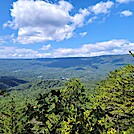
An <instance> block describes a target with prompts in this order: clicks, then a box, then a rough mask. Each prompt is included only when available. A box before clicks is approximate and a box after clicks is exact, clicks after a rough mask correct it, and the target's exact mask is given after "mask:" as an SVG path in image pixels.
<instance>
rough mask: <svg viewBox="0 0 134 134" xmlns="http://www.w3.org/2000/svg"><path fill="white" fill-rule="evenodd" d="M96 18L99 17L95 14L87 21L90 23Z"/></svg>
mask: <svg viewBox="0 0 134 134" xmlns="http://www.w3.org/2000/svg"><path fill="white" fill-rule="evenodd" d="M96 19H97V17H96V16H94V17H92V18H90V19H89V20H88V22H87V23H88V24H90V23H93V22H94V21H95V20H96Z"/></svg>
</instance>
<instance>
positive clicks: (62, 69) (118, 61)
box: [0, 55, 134, 88]
mask: <svg viewBox="0 0 134 134" xmlns="http://www.w3.org/2000/svg"><path fill="white" fill-rule="evenodd" d="M127 64H134V58H133V57H132V56H131V55H105V56H98V57H64V58H36V59H0V78H8V81H9V83H6V84H5V82H4V83H3V81H1V80H3V79H0V83H1V88H3V87H6V85H7V87H9V86H10V80H9V78H11V81H12V82H13V83H12V84H13V85H18V84H23V82H24V83H25V82H31V81H33V80H41V79H57V80H62V79H63V78H64V79H69V78H72V77H77V78H81V79H82V80H83V81H91V80H100V79H102V78H105V76H106V75H107V74H108V73H109V72H110V71H113V70H115V69H119V68H120V67H123V66H124V65H127ZM5 76H6V77H5ZM12 78H14V79H12ZM14 80H16V81H14ZM16 82H17V83H16ZM12 84H11V86H12Z"/></svg>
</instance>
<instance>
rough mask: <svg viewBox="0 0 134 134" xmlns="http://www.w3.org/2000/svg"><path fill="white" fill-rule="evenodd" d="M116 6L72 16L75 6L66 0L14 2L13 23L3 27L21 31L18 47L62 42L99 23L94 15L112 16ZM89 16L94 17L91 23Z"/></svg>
mask: <svg viewBox="0 0 134 134" xmlns="http://www.w3.org/2000/svg"><path fill="white" fill-rule="evenodd" d="M24 5H25V6H24ZM113 5H114V3H113V2H112V1H107V2H99V3H97V4H96V5H94V6H89V7H87V8H85V9H79V11H78V12H76V13H73V14H72V13H71V11H72V9H73V8H74V7H73V5H72V4H71V3H69V2H67V1H64V0H61V1H58V2H56V3H50V2H48V1H42V0H36V1H35V0H18V1H16V2H13V7H12V9H11V17H12V20H8V21H7V23H5V24H3V27H4V28H5V27H10V28H12V29H16V30H17V31H18V36H17V37H16V39H14V42H15V43H16V42H19V43H21V44H34V43H38V42H46V41H62V40H65V39H69V38H72V37H73V36H74V35H75V30H76V29H77V28H80V27H82V26H84V25H85V24H89V23H92V22H93V21H94V20H96V19H97V17H96V16H93V15H94V14H95V15H98V14H107V13H109V12H110V9H111V8H112V6H113ZM89 15H91V16H92V17H91V18H90V19H89V18H88V17H89ZM87 19H88V22H87Z"/></svg>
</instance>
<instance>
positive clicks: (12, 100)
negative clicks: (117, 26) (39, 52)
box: [0, 55, 134, 134]
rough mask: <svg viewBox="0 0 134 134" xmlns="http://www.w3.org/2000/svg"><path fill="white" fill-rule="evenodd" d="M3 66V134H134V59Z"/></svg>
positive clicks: (22, 61) (0, 110)
mask: <svg viewBox="0 0 134 134" xmlns="http://www.w3.org/2000/svg"><path fill="white" fill-rule="evenodd" d="M0 63H1V64H0V66H1V70H0V74H1V76H0V80H1V82H0V85H1V89H2V90H0V134H132V133H133V130H134V127H133V123H134V66H133V64H134V58H133V57H132V56H130V55H118V56H100V57H92V58H57V59H1V60H0ZM73 77H75V78H73ZM96 82H97V84H96ZM5 90H6V91H5ZM7 91H8V92H7Z"/></svg>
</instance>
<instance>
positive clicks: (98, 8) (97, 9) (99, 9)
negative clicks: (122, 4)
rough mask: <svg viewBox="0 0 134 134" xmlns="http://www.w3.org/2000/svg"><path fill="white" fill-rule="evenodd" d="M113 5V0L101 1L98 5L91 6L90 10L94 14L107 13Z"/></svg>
mask: <svg viewBox="0 0 134 134" xmlns="http://www.w3.org/2000/svg"><path fill="white" fill-rule="evenodd" d="M113 5H114V3H113V2H112V1H107V2H99V3H97V4H96V5H94V6H91V7H89V10H91V12H93V13H94V14H100V13H104V14H107V13H109V10H110V9H111V7H112V6H113Z"/></svg>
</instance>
